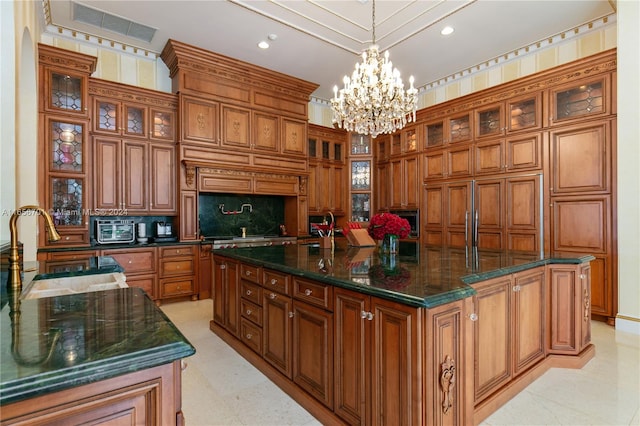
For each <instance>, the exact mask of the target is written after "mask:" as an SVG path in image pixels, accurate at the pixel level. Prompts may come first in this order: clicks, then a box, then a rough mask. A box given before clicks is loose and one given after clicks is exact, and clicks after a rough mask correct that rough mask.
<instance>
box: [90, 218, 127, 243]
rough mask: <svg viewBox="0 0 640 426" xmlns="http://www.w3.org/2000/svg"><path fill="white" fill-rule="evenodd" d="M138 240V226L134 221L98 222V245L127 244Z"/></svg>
mask: <svg viewBox="0 0 640 426" xmlns="http://www.w3.org/2000/svg"><path fill="white" fill-rule="evenodd" d="M135 239H136V224H135V222H134V221H133V220H96V241H97V242H98V244H116V243H120V244H127V243H132V242H134V241H135Z"/></svg>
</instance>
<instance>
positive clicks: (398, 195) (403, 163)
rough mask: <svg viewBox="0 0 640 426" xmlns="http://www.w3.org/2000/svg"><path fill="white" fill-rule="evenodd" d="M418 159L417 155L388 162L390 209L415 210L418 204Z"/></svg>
mask: <svg viewBox="0 0 640 426" xmlns="http://www.w3.org/2000/svg"><path fill="white" fill-rule="evenodd" d="M419 173H420V158H419V157H418V156H417V155H412V156H409V157H402V158H398V159H392V160H390V161H389V177H390V179H391V185H390V187H391V193H390V195H391V206H390V208H392V209H415V208H419V207H420V206H419V204H420V192H419V184H420V183H421V182H420V177H419Z"/></svg>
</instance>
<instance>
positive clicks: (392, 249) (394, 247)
mask: <svg viewBox="0 0 640 426" xmlns="http://www.w3.org/2000/svg"><path fill="white" fill-rule="evenodd" d="M399 246H400V238H399V237H398V236H397V235H395V234H385V235H384V239H383V240H382V252H383V253H389V254H396V253H398V249H399Z"/></svg>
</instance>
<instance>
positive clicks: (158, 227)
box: [154, 222, 173, 238]
mask: <svg viewBox="0 0 640 426" xmlns="http://www.w3.org/2000/svg"><path fill="white" fill-rule="evenodd" d="M171 225H172V224H171V223H169V222H154V230H155V237H156V238H164V237H170V236H171V235H172V234H173V230H172V226H171Z"/></svg>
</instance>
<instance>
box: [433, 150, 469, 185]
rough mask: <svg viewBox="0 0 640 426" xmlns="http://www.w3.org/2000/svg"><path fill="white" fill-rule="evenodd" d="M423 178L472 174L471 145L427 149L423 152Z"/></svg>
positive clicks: (461, 176)
mask: <svg viewBox="0 0 640 426" xmlns="http://www.w3.org/2000/svg"><path fill="white" fill-rule="evenodd" d="M423 167H424V171H423V175H422V176H423V179H424V180H425V181H429V180H437V179H444V178H447V179H453V178H464V177H470V176H472V175H473V147H472V146H470V145H465V146H459V147H452V148H448V149H440V150H434V151H428V152H427V153H426V154H424V160H423Z"/></svg>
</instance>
